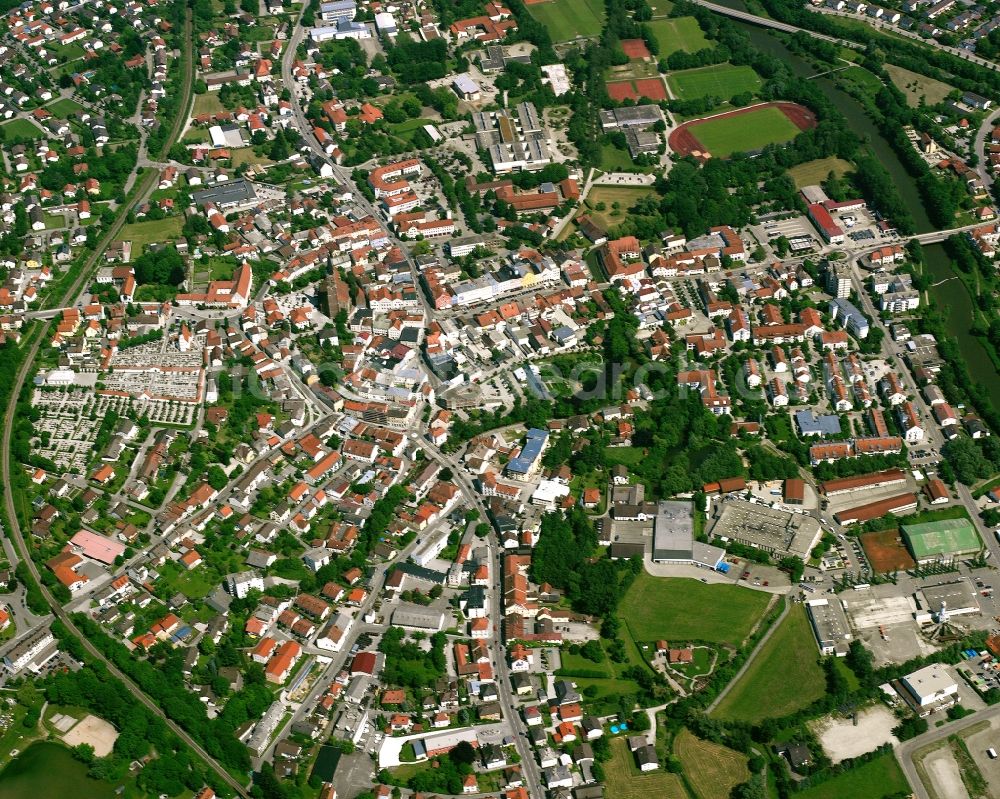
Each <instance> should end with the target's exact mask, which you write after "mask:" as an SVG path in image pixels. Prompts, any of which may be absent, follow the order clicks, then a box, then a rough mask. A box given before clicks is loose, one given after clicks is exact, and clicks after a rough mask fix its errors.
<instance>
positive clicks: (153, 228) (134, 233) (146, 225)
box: [118, 216, 184, 258]
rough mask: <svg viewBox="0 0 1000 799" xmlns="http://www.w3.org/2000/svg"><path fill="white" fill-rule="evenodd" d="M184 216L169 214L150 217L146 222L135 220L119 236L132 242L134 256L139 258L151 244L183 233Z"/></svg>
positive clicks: (170, 239)
mask: <svg viewBox="0 0 1000 799" xmlns="http://www.w3.org/2000/svg"><path fill="white" fill-rule="evenodd" d="M183 227H184V218H183V217H181V216H168V217H166V218H165V219H150V220H147V221H144V222H133V223H132V224H131V225H126V226H125V227H123V228H122V230H121V233H119V234H118V238H119V239H121V240H123V241H131V242H132V257H133V258H138V257H139V256H140V255H142V253H143V251H144V250H145V249H146V247H147V246H149V245H150V244H157V243H159V242H165V241H173V240H174V239H176V238H178V237H179V236H180V235H181V229H182V228H183Z"/></svg>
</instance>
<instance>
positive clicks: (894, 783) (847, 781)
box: [795, 752, 910, 799]
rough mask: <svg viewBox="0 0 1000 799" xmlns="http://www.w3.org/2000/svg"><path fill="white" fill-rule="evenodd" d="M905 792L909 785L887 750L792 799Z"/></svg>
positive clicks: (858, 798) (864, 798) (861, 798)
mask: <svg viewBox="0 0 1000 799" xmlns="http://www.w3.org/2000/svg"><path fill="white" fill-rule="evenodd" d="M894 793H900V794H907V795H908V794H909V793H910V786H909V785H908V784H907V782H906V777H904V776H903V772H902V771H900V769H899V766H898V765H897V763H896V758H894V757H893V756H892V753H891V752H887V753H886V754H884V755H881V756H880V757H877V758H875V759H874V760H870V761H868V762H867V763H865V764H864V765H862V766H858V767H857V768H852V769H850V770H849V771H845V772H844V773H843V774H839V775H838V776H836V777H833V778H832V779H829V780H827V781H826V782H824V783H821V784H819V785H817V786H815V787H813V788H806V789H805V790H802V791H798V792H797V793H796V794H795V797H796V799H843V797H845V796H850V797H851V799H882V797H883V796H888V795H890V794H894Z"/></svg>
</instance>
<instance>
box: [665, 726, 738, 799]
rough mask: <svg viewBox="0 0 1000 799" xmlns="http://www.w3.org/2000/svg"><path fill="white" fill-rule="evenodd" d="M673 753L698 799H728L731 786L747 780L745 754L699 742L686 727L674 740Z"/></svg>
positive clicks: (717, 745) (709, 742)
mask: <svg viewBox="0 0 1000 799" xmlns="http://www.w3.org/2000/svg"><path fill="white" fill-rule="evenodd" d="M674 754H675V755H677V757H678V758H680V761H681V764H682V765H683V766H684V775H685V776H686V777H687V780H688V782H689V783H690V784H691V787H692V788H693V789H694V792H695V794H697V796H698V799H729V794H730V792H731V791H732V790H733V788H735V787H736V786H737V785H739V784H740V783H742V782H746V781H747V780H748V779H750V771H749V770H748V769H747V758H746V756H745V755H742V754H740V753H739V752H736V751H734V750H732V749H729V748H728V747H725V746H720V745H719V744H714V743H712V742H711V741H703V740H701V739H700V738H697V737H695V736H694V735H693V734H692V733H691V732H690V731H689V730H686V729H685V730H681V732H680V734H679V735H678V736H677V738H676V739H674Z"/></svg>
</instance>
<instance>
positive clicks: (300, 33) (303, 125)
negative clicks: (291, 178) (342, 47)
mask: <svg viewBox="0 0 1000 799" xmlns="http://www.w3.org/2000/svg"><path fill="white" fill-rule="evenodd" d="M303 13H304V12H303ZM304 36H305V29H304V28H303V27H302V16H301V15H299V17H298V18H297V19H296V20H295V27H294V28H293V29H292V34H291V36H289V37H288V41H287V42H286V43H285V50H284V52H283V53H282V55H281V82H282V85H283V86H284V87H285V88H286V89H288V90H289V92H290V93H291V97H292V117H293V119H294V120H295V126H296V127H297V128H298V130H299V135H300V136H301V137H302V140H303V141H304V142H305V143H306V145H307V146H308V147H309V149H310V150H312V151H313V153H315V154H316V155H317V156H318V157H319V158H321V159H322V160H323V161H325V162H326V163H327V164H329V165H330V167H331V168H332V169H333V173H334V175H335V176H336V178H337V180H339V181H340V182H341V183H342V184H344V185H345V186H350V185H352V184H353V182H354V178H353V177H352V176H351V173H350V171H349V170H347V169H345V168H343V167H342V166H340V165H339V164H336V163H334V162H333V161H332V160H331V159H330V156H329V155H327V152H326V151H325V150H324V149H323V148H322V147H321V146H320V144H319V141H318V140H317V139H316V136H315V135H313V126H312V125H311V124H310V122H309V120H308V119H307V118H306V115H305V112H304V111H303V110H302V99H301V98H300V97H299V86H298V83H297V82H296V81H295V79H294V78H293V77H292V61H293V60H294V59H295V53H296V51H297V50H298V47H299V44H301V43H302V39H303V37H304ZM352 202H353V203H354V204H355V205H357V206H359V207H361V208H362V209H364V211H365V213H367V214H368V215H370V216H371V217H372V218H373V219H376V220H379V222H380V223H381V222H383V221H384V220H383V218H382V215H381V214H379V212H378V210H377V209H376V208H375V207H374V206H373V205H372V204H371V203H370V202H369V201H368V198H367V197H365V196H364V195H363V194H362V193H361V192H360V190H358V189H357V188H356V187H355V191H354V197H353V199H352ZM386 231H387V232H388V234H389V240H390V241H391V242H392V244H393V245H394V246H396V247H398V248H399V250H400V252H402V253H403V255H404V257H405V258H406V264H407V266H409V268H410V274H411V276H412V277H413V285H414V287H415V288H416V289H417V296H418V297H419V298H420V303H421V305H422V306H423V310H424V315H425V316H426V318H427V319H430V318H431V317H432V316H433V313H434V308H433V307H431V304H430V302H429V301H428V300H427V296H426V295H425V294H424V292H423V291H421V290H420V274H419V272H418V270H417V265H416V264H415V263H414V262H413V259H412V258H411V257H410V253H409V250H407V248H406V245H405V244H404V242H403V241H402V240H401V239H400V238H399V237H398V236H396V234H395V233H394V232H393V231H392V228H391V227H389V226H388V225H386ZM428 374H429V377H430V379H431V382H432V383H433V384H437V383H438V382H440V381H438V379H437V377H436V376H435V375H434V373H433V372H429V373H428Z"/></svg>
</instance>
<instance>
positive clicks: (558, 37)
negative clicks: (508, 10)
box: [526, 0, 604, 42]
mask: <svg viewBox="0 0 1000 799" xmlns="http://www.w3.org/2000/svg"><path fill="white" fill-rule="evenodd" d="M526 8H527V9H528V13H530V14H531V16H533V17H534V18H535V19H537V20H538V21H539V22H541V23H542V24H543V25H544V26H545V27H546V28H548V31H549V35H550V36H551V37H552V41H554V42H568V41H570V40H571V39H575V38H576V37H577V36H599V35H600V33H601V28H602V27H604V3H603V2H601V0H545V2H542V3H532V4H531V5H528V6H526Z"/></svg>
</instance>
